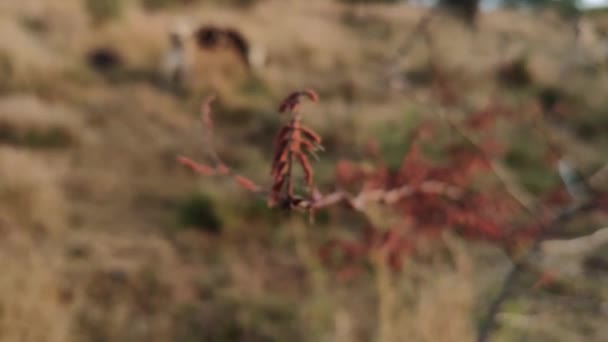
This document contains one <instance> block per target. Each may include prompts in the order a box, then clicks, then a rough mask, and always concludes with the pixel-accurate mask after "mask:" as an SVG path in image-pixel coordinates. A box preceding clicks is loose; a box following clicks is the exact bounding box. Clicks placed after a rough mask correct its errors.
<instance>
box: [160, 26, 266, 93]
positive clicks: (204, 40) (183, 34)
mask: <svg viewBox="0 0 608 342" xmlns="http://www.w3.org/2000/svg"><path fill="white" fill-rule="evenodd" d="M226 53H228V54H230V55H232V56H233V57H236V59H233V62H234V61H236V62H237V63H238V64H240V66H241V67H242V68H243V69H244V71H245V72H246V73H251V72H255V71H258V70H260V69H262V68H263V67H264V66H266V64H267V57H266V53H265V51H264V49H262V48H261V47H259V46H252V44H251V43H250V41H249V40H248V39H246V38H245V36H244V35H243V34H242V33H241V32H240V31H238V30H236V29H234V28H230V27H220V26H215V25H201V26H198V27H195V28H192V27H190V26H188V25H186V24H184V23H179V24H177V25H175V26H174V27H173V29H172V30H170V31H169V46H168V49H167V51H166V53H165V57H164V61H163V70H164V72H165V75H166V77H167V79H168V80H170V81H171V82H172V83H174V84H181V83H182V82H184V81H185V80H186V79H187V78H192V77H195V75H190V74H191V73H196V69H197V66H200V65H202V64H205V62H207V61H209V60H212V59H213V56H214V55H216V57H217V56H220V55H221V56H223V55H225V54H226ZM220 59H222V61H224V58H221V57H220ZM224 62H225V61H224ZM214 67H215V68H218V67H217V65H216V66H214ZM231 67H236V66H234V65H233V66H231ZM212 68H213V67H212ZM199 69H200V68H199ZM201 76H202V75H196V77H201Z"/></svg>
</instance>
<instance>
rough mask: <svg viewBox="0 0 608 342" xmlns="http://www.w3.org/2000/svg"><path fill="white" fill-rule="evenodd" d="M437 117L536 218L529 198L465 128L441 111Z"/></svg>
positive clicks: (519, 203)
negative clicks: (445, 123) (468, 145)
mask: <svg viewBox="0 0 608 342" xmlns="http://www.w3.org/2000/svg"><path fill="white" fill-rule="evenodd" d="M438 114H439V117H440V118H442V119H443V120H444V121H445V122H447V123H448V125H449V126H450V127H451V128H452V129H453V130H454V131H455V132H456V133H458V134H459V135H460V136H461V137H462V138H464V139H465V140H466V141H467V142H468V143H469V144H470V145H471V146H472V147H473V148H474V149H475V150H476V151H477V153H478V154H479V156H480V157H481V158H483V160H484V161H485V162H486V163H487V164H488V166H490V169H491V171H492V173H493V174H494V175H495V176H496V178H497V179H498V180H499V182H500V183H501V184H502V186H503V188H504V189H505V190H506V191H507V193H508V194H509V196H511V198H512V199H513V200H514V201H515V202H516V203H517V204H518V205H519V206H520V207H521V208H522V209H523V210H524V211H525V212H526V213H528V215H530V216H531V217H533V218H535V219H536V218H537V217H538V215H537V213H536V212H535V211H534V210H533V208H532V205H531V203H530V202H531V199H530V196H529V195H528V194H527V193H526V192H525V191H524V190H523V189H521V188H520V187H519V186H518V185H517V184H515V183H514V182H512V181H511V180H510V179H509V176H508V175H507V173H506V171H505V169H504V168H503V167H502V166H501V165H499V164H498V163H497V162H496V161H495V160H494V159H492V158H491V157H489V156H488V155H487V154H486V152H485V151H484V150H483V148H481V146H479V144H478V143H477V142H476V141H475V139H474V138H473V137H472V136H471V134H470V133H469V132H467V131H466V129H465V128H463V127H461V126H460V125H458V124H457V123H456V122H455V121H454V120H452V119H451V118H449V117H448V115H446V113H445V112H444V110H443V109H439V110H438Z"/></svg>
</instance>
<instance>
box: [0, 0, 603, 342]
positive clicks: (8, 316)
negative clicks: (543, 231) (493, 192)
mask: <svg viewBox="0 0 608 342" xmlns="http://www.w3.org/2000/svg"><path fill="white" fill-rule="evenodd" d="M102 3H103V4H105V5H100V4H102ZM425 11H426V9H424V8H418V7H410V6H405V5H394V4H382V5H366V6H361V5H348V4H346V3H344V2H339V1H329V0H308V1H297V0H259V1H229V2H222V1H202V0H201V1H186V0H184V1H177V0H173V1H170V0H166V1H162V0H159V1H154V0H148V1H146V0H141V1H138V0H104V1H101V0H99V1H86V0H61V1H51V0H0V273H1V274H2V276H1V277H0V341H32V342H33V341H36V342H37V341H286V340H292V341H348V342H350V341H379V342H392V341H470V340H473V339H474V338H475V335H476V327H477V325H478V323H479V321H480V320H481V317H482V315H483V313H484V312H485V310H486V306H487V303H488V302H489V300H490V298H491V297H492V295H493V294H494V293H495V292H496V291H497V289H498V287H499V285H500V281H501V279H502V276H503V274H504V273H505V272H506V270H507V269H508V267H509V265H510V262H509V259H508V258H507V257H506V256H505V255H504V253H502V252H501V250H500V249H499V248H496V247H493V246H491V245H489V244H472V243H469V242H467V241H464V240H463V239H462V237H461V236H458V234H454V233H446V234H444V235H441V237H440V238H439V240H440V241H441V246H437V245H436V244H432V243H430V244H429V246H427V247H425V248H423V252H422V253H421V255H420V256H419V257H417V258H408V259H407V260H406V261H405V262H404V265H403V267H402V270H401V271H400V272H394V271H393V270H392V269H391V268H390V267H388V266H387V265H386V263H384V262H382V261H381V259H382V258H381V257H380V256H377V255H371V256H370V257H369V259H368V260H366V261H365V262H363V263H362V270H360V271H359V272H358V273H357V275H356V276H350V277H344V273H343V272H342V273H341V272H337V271H335V270H334V269H332V268H331V267H326V266H325V265H323V264H322V263H321V262H320V260H321V259H320V258H319V255H317V251H318V249H317V247H318V246H322V245H323V244H324V243H325V242H327V241H328V240H330V239H332V238H335V237H336V236H339V237H345V238H350V237H352V236H353V235H354V234H355V233H354V231H356V230H357V229H360V228H361V227H360V220H359V219H358V217H356V216H354V215H353V214H352V213H348V212H345V210H341V209H340V208H337V209H335V210H334V209H332V210H328V211H323V212H319V213H318V214H317V217H316V222H315V224H314V225H313V226H306V218H305V217H301V216H300V215H298V214H296V213H284V212H282V211H280V210H276V209H268V208H267V203H266V201H265V200H264V199H258V198H256V197H255V196H251V194H249V193H247V192H246V191H244V190H243V189H242V188H239V187H238V186H236V185H235V184H234V182H233V181H232V180H231V179H229V178H222V177H218V178H214V179H213V180H212V181H210V180H209V179H201V180H200V182H198V181H197V178H195V177H193V175H192V173H191V172H188V170H187V169H184V168H183V167H180V165H179V164H178V163H176V162H175V159H176V157H177V156H178V155H181V154H183V155H189V156H202V155H204V152H208V151H206V150H208V149H209V147H210V146H209V141H208V140H205V139H203V138H202V137H201V134H200V129H199V128H200V127H199V118H198V113H199V109H200V104H201V102H202V100H203V99H204V98H206V97H207V96H208V95H210V94H211V93H214V94H216V95H217V99H216V102H215V112H216V116H215V117H214V120H215V130H214V132H215V137H214V144H215V146H214V150H215V151H217V153H218V154H219V155H220V156H221V158H222V161H223V162H225V163H226V164H227V165H229V166H230V167H231V168H234V169H236V170H238V171H239V173H242V174H243V175H247V176H248V177H251V179H255V180H270V178H269V165H270V162H269V161H271V160H273V151H272V146H273V137H274V136H275V134H276V132H277V130H278V129H279V127H281V125H282V124H284V123H285V122H286V121H287V120H288V119H286V118H285V116H284V115H283V114H282V115H283V116H281V115H279V114H278V113H277V111H276V104H277V103H279V101H280V99H282V98H284V97H285V96H286V95H288V93H289V92H290V91H292V90H296V89H306V88H312V89H315V90H316V91H317V92H318V94H319V98H320V101H319V102H318V103H316V104H314V105H311V104H309V103H302V112H304V113H305V114H304V115H305V119H304V122H305V124H306V125H307V126H310V129H311V130H314V131H315V132H318V133H319V134H320V136H322V137H323V145H324V147H325V151H324V152H323V154H322V156H321V160H320V161H318V162H317V161H314V172H315V174H314V177H315V178H314V183H315V185H318V186H319V187H321V188H325V189H327V188H331V186H333V183H332V182H333V179H334V174H335V172H336V170H335V166H336V164H337V162H338V160H339V159H340V158H348V159H350V160H356V165H357V167H359V168H361V169H362V170H373V165H374V164H373V160H370V159H369V153H368V152H369V151H370V150H374V151H376V152H377V153H378V154H379V155H380V156H381V158H382V160H384V161H385V164H386V165H385V166H386V169H387V170H391V169H395V168H397V167H399V165H400V163H401V159H402V156H403V154H404V152H405V151H406V147H407V146H405V142H406V141H408V138H409V137H410V135H411V134H412V131H413V130H414V128H415V127H417V125H418V123H419V122H421V121H423V120H427V119H430V120H434V118H435V114H436V113H437V111H438V110H439V109H440V108H441V107H442V106H444V105H446V104H447V105H446V106H449V104H450V103H457V105H453V106H452V107H451V108H452V110H453V111H454V113H455V115H457V116H459V117H465V116H466V115H467V114H469V113H472V112H478V111H481V110H486V109H488V108H490V109H491V108H501V110H504V111H505V112H509V113H511V116H509V120H503V121H501V122H500V123H499V124H498V130H497V131H496V132H494V134H495V137H496V138H497V139H498V140H499V141H500V142H501V144H502V145H503V148H504V150H505V151H506V153H504V155H503V156H502V157H501V159H500V160H499V161H498V164H499V166H500V167H501V168H502V169H503V171H504V175H505V177H506V178H507V179H508V180H510V181H511V182H512V183H516V184H519V185H520V187H519V188H518V190H519V191H520V195H521V196H523V198H524V201H530V202H535V201H537V200H538V199H539V196H541V195H544V194H545V193H546V192H547V191H548V190H550V189H554V188H559V187H560V186H561V185H560V184H561V183H560V179H559V177H558V175H557V170H556V169H555V168H554V167H553V166H551V165H549V164H548V163H547V162H546V159H547V158H548V155H550V154H551V152H555V151H559V153H560V154H561V155H563V156H566V157H567V158H568V159H569V160H571V162H572V164H573V165H576V167H577V168H578V169H579V170H581V171H582V172H583V173H584V174H585V175H590V174H592V173H594V172H595V171H596V170H598V169H600V168H601V167H602V165H604V164H605V163H606V160H607V159H608V112H607V110H606V108H608V107H607V105H608V103H607V102H606V97H605V94H606V93H607V92H608V77H606V75H607V74H606V66H605V65H604V64H605V63H606V56H605V55H602V47H601V46H600V43H594V42H593V41H592V40H591V41H589V42H586V43H585V44H586V45H583V47H582V48H580V49H575V46H577V43H576V42H575V37H574V31H573V30H572V26H571V25H570V24H569V23H568V22H566V21H565V20H564V19H561V18H559V17H558V16H557V15H555V14H554V13H552V12H550V11H546V12H541V13H535V14H525V13H517V12H509V11H500V12H492V13H484V14H483V15H481V17H480V18H479V20H480V21H479V23H478V27H477V30H476V31H471V30H470V29H469V28H468V27H467V26H466V25H463V24H462V23H461V22H460V21H459V20H457V19H455V18H452V17H449V16H446V15H443V14H441V15H440V17H439V18H437V19H435V20H434V21H433V22H432V23H431V24H430V25H429V29H428V34H426V35H425V36H424V37H423V36H422V35H421V37H420V38H416V41H415V42H414V44H412V46H411V49H409V51H408V54H407V55H406V56H401V55H399V56H395V55H394V52H395V51H397V50H398V49H399V46H401V45H402V44H403V43H404V40H405V39H407V37H408V32H410V30H412V29H413V28H414V27H415V25H416V22H417V20H418V19H419V18H420V17H421V16H422V15H424V13H425ZM179 20H186V21H188V22H189V23H192V24H209V25H218V26H221V27H233V28H235V29H237V30H239V31H240V32H242V33H243V35H244V36H245V37H246V38H247V39H248V41H249V42H250V43H251V44H252V45H253V46H255V47H256V48H259V47H262V48H263V49H264V50H265V51H266V53H267V55H268V57H269V63H268V65H266V66H264V67H262V68H254V69H253V70H252V71H248V70H247V68H244V67H243V65H242V64H241V63H240V60H239V56H237V55H235V54H234V53H232V52H231V51H229V50H221V49H220V50H221V51H201V50H200V49H197V48H196V46H194V44H195V42H193V41H187V42H186V50H187V53H188V56H190V58H191V60H192V61H193V63H192V65H191V66H190V67H191V68H190V69H189V74H188V77H187V78H186V80H185V83H184V85H182V86H181V87H173V86H172V85H171V84H169V83H168V81H167V79H166V75H165V73H164V72H165V71H164V70H163V68H162V60H163V58H164V56H165V50H166V48H167V47H168V44H169V41H168V33H169V32H170V30H171V29H172V28H173V27H174V24H175V23H176V22H177V21H179ZM592 20H594V21H595V22H596V23H597V24H598V26H599V27H601V25H604V22H606V19H605V18H604V17H603V16H601V15H599V16H597V17H593V18H592ZM93 49H106V50H108V51H112V52H114V53H116V54H117V55H118V56H119V59H118V62H117V64H116V65H115V66H114V67H112V68H110V69H108V70H105V71H99V70H96V69H95V68H93V67H91V66H90V65H89V64H88V60H87V56H89V54H90V52H91V50H93ZM575 50H576V53H578V54H577V55H576V56H575V53H573V51H575ZM579 52H580V53H579ZM579 55H582V56H583V57H582V58H581V57H580V56H579ZM586 56H591V57H586ZM602 59H603V60H602ZM450 101H452V102H450ZM541 113H544V121H543V122H544V124H543V125H542V127H541V128H539V125H537V123H538V121H539V117H540V116H543V114H541ZM298 124H299V123H298ZM294 125H295V123H294ZM440 132H441V134H445V136H436V137H433V139H432V140H435V141H436V142H437V143H438V144H441V143H442V142H443V141H444V140H445V139H447V138H453V137H454V134H456V133H455V132H453V131H449V130H441V131H440ZM315 139H316V138H313V139H312V142H313V143H315V144H316V143H317V142H320V141H316V140H315ZM370 141H373V143H370ZM302 146H304V145H302ZM426 147H428V148H427V150H426V152H427V153H428V154H430V155H433V156H434V157H437V158H441V155H440V151H436V150H433V146H426ZM301 148H302V149H303V150H302V152H300V153H299V155H298V156H299V157H300V158H301V159H300V162H301V163H302V164H307V163H310V161H308V159H304V158H307V157H306V156H307V155H305V154H304V153H303V152H305V151H306V152H307V150H308V148H306V147H301ZM366 151H368V152H366ZM280 154H281V153H279V158H280ZM301 156H304V157H301ZM193 159H196V160H199V158H193ZM277 167H278V168H280V165H278V166H277ZM275 171H276V170H275ZM281 172H282V171H281V170H279V174H281ZM298 172H299V171H298ZM310 172H311V171H310V170H307V168H306V167H305V170H304V173H303V174H302V176H306V177H308V176H309V173H310ZM297 175H298V177H299V176H300V174H299V173H298V174H297ZM275 176H276V175H275ZM310 176H311V175H310ZM601 176H602V175H598V177H596V178H595V179H594V185H595V186H596V188H597V189H600V190H601V189H603V190H606V188H608V177H603V178H602V177H601ZM279 178H280V177H279ZM276 179H277V177H275V182H276ZM484 181H485V180H484V179H482V180H481V181H480V184H481V186H483V184H484ZM240 184H241V185H245V187H248V188H250V189H249V190H251V188H252V185H251V184H249V183H247V182H246V181H244V180H241V181H240ZM262 185H263V186H265V187H268V186H270V184H262ZM275 185H276V183H275ZM282 186H283V184H279V187H282ZM297 190H299V189H297ZM280 192H281V191H280V190H277V193H276V195H277V198H275V199H278V200H281V199H282V198H280V197H281V196H282V194H281V193H280ZM607 206H608V205H607ZM370 211H371V212H370V213H369V215H370V216H371V217H375V218H377V219H378V220H384V219H387V218H386V217H385V213H384V212H383V211H382V209H381V208H376V207H373V208H371V209H370ZM607 222H608V216H606V214H605V213H603V214H602V213H593V214H591V215H587V216H585V217H584V218H582V219H579V220H574V221H573V222H570V223H569V224H568V225H567V227H566V228H567V229H566V230H565V233H563V235H565V236H567V237H571V236H578V235H581V233H580V232H581V231H582V232H592V231H593V230H596V229H598V228H600V227H603V226H607V224H606V223H607ZM596 236H600V235H596ZM598 239H599V238H598ZM585 241H587V240H585ZM601 241H603V240H601ZM585 243H586V242H585ZM553 246H555V245H553ZM594 247H596V248H595V250H594V251H593V255H592V256H589V255H586V254H585V255H584V258H583V259H581V258H579V259H575V260H578V262H576V265H573V266H572V267H574V268H575V269H576V271H574V272H568V270H566V271H565V272H561V273H560V272H558V271H561V270H555V271H556V273H559V274H561V276H560V278H559V281H558V282H557V284H553V283H551V284H550V285H551V286H548V287H547V288H545V287H534V284H535V283H536V282H537V280H538V278H537V277H536V275H534V274H527V275H526V276H525V277H524V278H525V279H524V280H522V281H521V284H518V286H517V291H518V294H519V295H518V296H516V297H514V298H512V299H510V300H508V301H507V303H506V305H505V306H504V308H503V310H502V312H501V313H500V314H499V316H498V319H499V322H500V327H499V329H498V331H497V333H496V335H495V337H496V340H499V341H520V340H534V341H602V340H605V336H606V334H608V330H607V328H606V326H605V324H604V323H603V322H605V321H606V319H607V318H608V309H607V307H608V289H607V288H606V286H603V284H605V283H606V280H607V279H608V266H607V265H608V254H607V253H606V251H607V250H608V246H606V245H605V244H602V243H595V245H594ZM544 248H545V249H544V250H547V251H548V252H547V253H546V254H547V255H549V256H552V255H553V254H551V252H550V251H549V250H551V248H552V247H551V245H548V246H544ZM565 248H566V247H565ZM573 248H574V247H573ZM557 249H560V248H559V247H558V248H557ZM562 249H563V248H562ZM554 254H555V253H554ZM557 254H559V252H558V253H557ZM557 257H558V258H557V259H550V258H545V259H543V260H540V261H539V263H541V264H543V263H544V264H543V265H550V266H547V267H556V266H555V265H558V266H559V265H562V264H563V263H562V262H561V261H560V260H563V259H559V257H560V256H559V255H557ZM567 258H568V260H573V259H572V258H569V257H567ZM555 260H557V261H555ZM528 278H529V279H528Z"/></svg>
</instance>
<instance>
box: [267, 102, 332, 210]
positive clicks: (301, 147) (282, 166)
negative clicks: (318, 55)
mask: <svg viewBox="0 0 608 342" xmlns="http://www.w3.org/2000/svg"><path fill="white" fill-rule="evenodd" d="M302 96H306V97H308V99H309V100H311V101H312V102H317V100H318V96H317V94H316V93H315V92H313V91H312V90H307V91H302V92H295V93H292V94H290V95H289V96H287V98H286V99H285V100H284V101H283V102H282V103H281V105H280V106H279V112H281V113H285V112H288V113H290V114H291V115H292V118H291V120H289V122H288V123H287V124H285V125H283V126H282V127H281V128H280V129H279V132H278V133H277V135H276V137H275V139H274V153H273V159H272V171H271V176H272V188H271V191H270V195H269V197H268V205H269V206H270V207H272V206H274V205H276V204H279V203H280V204H281V205H282V206H284V207H288V208H291V207H296V206H297V205H298V204H299V203H300V202H301V199H300V198H298V197H297V196H295V195H294V191H293V166H294V163H296V162H297V163H298V164H299V165H300V167H301V168H302V170H303V171H304V177H305V183H306V186H307V188H308V189H309V192H311V193H312V189H313V173H314V171H313V167H312V165H311V163H310V159H309V157H308V156H309V155H312V156H314V157H316V154H315V152H317V151H320V150H323V147H322V145H321V136H319V135H318V134H317V133H316V132H314V131H313V130H312V129H310V128H308V127H306V126H304V125H302V122H301V114H300V111H299V106H300V98H301V97H302Z"/></svg>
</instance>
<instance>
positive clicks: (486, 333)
mask: <svg viewBox="0 0 608 342" xmlns="http://www.w3.org/2000/svg"><path fill="white" fill-rule="evenodd" d="M593 204H594V203H593V201H592V200H591V201H589V202H587V203H584V204H580V205H575V206H570V207H567V208H565V209H563V210H562V211H560V212H559V213H558V214H557V215H555V216H554V217H553V219H552V220H551V221H550V222H549V223H548V224H545V225H542V226H541V230H540V232H539V233H538V234H537V235H536V236H535V237H534V239H533V241H532V244H531V245H530V247H529V248H528V249H527V250H526V252H525V253H524V254H523V255H522V256H521V257H519V258H518V259H517V260H516V261H515V262H514V264H513V266H512V267H511V269H510V270H509V272H507V274H506V275H505V277H504V279H503V281H502V283H501V287H500V290H499V291H498V293H497V294H496V297H494V299H493V300H492V301H491V302H490V305H489V307H488V311H487V313H486V314H485V315H484V319H483V320H482V322H481V324H480V326H479V329H478V334H477V342H487V341H489V338H490V334H491V333H492V331H493V330H494V327H495V325H496V317H497V315H498V313H499V312H500V309H501V308H502V305H503V304H504V302H505V301H506V300H507V299H508V298H509V295H510V294H511V292H512V289H513V286H514V285H515V283H516V282H517V280H518V278H519V276H520V275H521V274H522V273H523V271H524V270H526V268H527V265H528V260H529V258H530V257H531V256H532V255H533V254H535V253H536V252H538V250H539V247H540V244H541V242H542V241H543V238H544V237H545V236H546V234H547V232H549V231H554V230H558V227H560V226H562V225H563V224H565V223H566V222H568V221H569V220H570V219H572V218H573V217H574V216H576V215H577V214H579V213H582V212H585V211H587V210H589V209H591V208H593Z"/></svg>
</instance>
